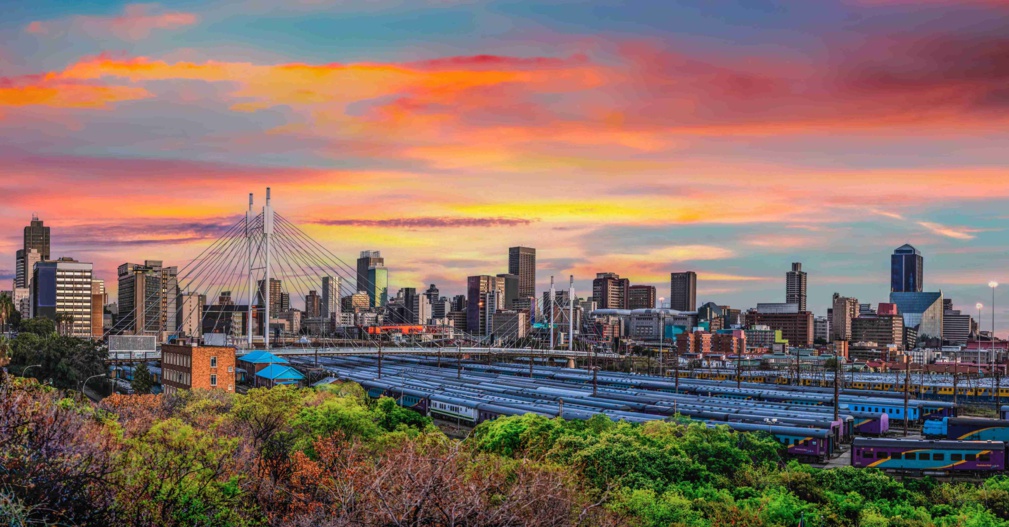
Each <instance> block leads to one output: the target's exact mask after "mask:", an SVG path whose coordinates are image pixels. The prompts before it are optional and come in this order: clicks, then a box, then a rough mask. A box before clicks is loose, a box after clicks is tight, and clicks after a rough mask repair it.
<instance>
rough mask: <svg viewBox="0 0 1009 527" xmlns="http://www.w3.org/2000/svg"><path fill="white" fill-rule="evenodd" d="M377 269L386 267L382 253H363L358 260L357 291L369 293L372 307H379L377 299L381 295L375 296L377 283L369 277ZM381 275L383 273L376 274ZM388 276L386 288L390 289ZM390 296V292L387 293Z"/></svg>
mask: <svg viewBox="0 0 1009 527" xmlns="http://www.w3.org/2000/svg"><path fill="white" fill-rule="evenodd" d="M375 267H385V258H382V252H381V251H361V257H360V258H358V259H357V290H358V291H364V292H366V293H368V298H369V299H371V305H372V306H373V307H377V306H378V304H376V302H375V299H376V298H378V296H379V295H376V294H375V290H376V288H377V286H376V284H375V282H373V281H372V279H371V278H370V276H369V271H371V269H372V268H375ZM376 274H377V275H379V276H380V275H381V273H376ZM385 276H386V282H385V286H386V288H388V286H389V283H388V274H386V275H385ZM386 295H387V296H388V291H387V292H386Z"/></svg>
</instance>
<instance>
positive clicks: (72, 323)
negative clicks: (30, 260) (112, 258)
mask: <svg viewBox="0 0 1009 527" xmlns="http://www.w3.org/2000/svg"><path fill="white" fill-rule="evenodd" d="M91 269H92V266H91V264H90V263H83V262H78V261H76V260H74V259H72V258H60V259H59V260H56V261H53V262H39V263H38V264H37V265H36V266H35V271H34V273H33V276H32V280H31V284H32V292H31V296H32V317H35V318H38V317H45V318H48V319H50V320H53V321H55V322H57V324H56V327H57V330H58V331H59V332H60V333H61V334H64V335H69V336H73V337H80V338H85V339H86V338H91V336H92V327H91V299H92V297H91Z"/></svg>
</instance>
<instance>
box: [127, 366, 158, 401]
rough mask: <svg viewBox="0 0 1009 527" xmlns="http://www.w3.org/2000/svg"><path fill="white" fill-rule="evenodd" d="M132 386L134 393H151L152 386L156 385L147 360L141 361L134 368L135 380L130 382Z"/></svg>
mask: <svg viewBox="0 0 1009 527" xmlns="http://www.w3.org/2000/svg"><path fill="white" fill-rule="evenodd" d="M130 386H131V387H132V388H133V392H134V393H139V394H144V393H151V388H153V387H154V376H153V375H151V370H150V369H148V368H147V363H146V362H141V363H140V364H138V365H137V367H136V368H134V369H133V381H132V382H130Z"/></svg>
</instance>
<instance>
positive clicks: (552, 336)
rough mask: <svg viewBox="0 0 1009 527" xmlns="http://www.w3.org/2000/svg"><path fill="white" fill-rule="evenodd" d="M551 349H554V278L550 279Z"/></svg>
mask: <svg viewBox="0 0 1009 527" xmlns="http://www.w3.org/2000/svg"><path fill="white" fill-rule="evenodd" d="M547 305H548V306H550V349H554V277H552V276H551V277H550V300H549V301H548V303H547Z"/></svg>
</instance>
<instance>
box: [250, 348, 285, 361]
mask: <svg viewBox="0 0 1009 527" xmlns="http://www.w3.org/2000/svg"><path fill="white" fill-rule="evenodd" d="M238 360H240V361H242V362H248V363H249V364H288V362H287V359H285V358H283V357H278V356H276V355H274V354H272V353H270V352H269V351H263V350H255V351H250V352H248V353H246V354H245V355H242V356H241V357H238Z"/></svg>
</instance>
